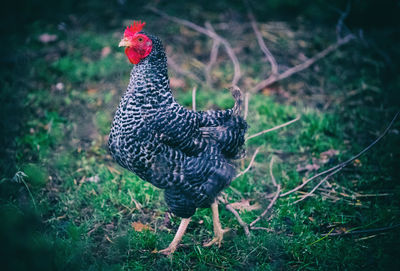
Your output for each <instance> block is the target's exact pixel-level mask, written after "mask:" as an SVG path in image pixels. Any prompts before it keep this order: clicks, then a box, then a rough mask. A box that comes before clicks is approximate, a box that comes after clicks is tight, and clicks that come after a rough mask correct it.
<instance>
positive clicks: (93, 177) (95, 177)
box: [86, 175, 100, 183]
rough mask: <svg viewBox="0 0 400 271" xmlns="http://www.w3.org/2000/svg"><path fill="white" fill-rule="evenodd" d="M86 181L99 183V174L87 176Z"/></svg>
mask: <svg viewBox="0 0 400 271" xmlns="http://www.w3.org/2000/svg"><path fill="white" fill-rule="evenodd" d="M86 181H88V182H91V183H98V182H99V181H100V178H99V175H95V176H92V177H89V178H86Z"/></svg>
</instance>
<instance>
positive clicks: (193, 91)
mask: <svg viewBox="0 0 400 271" xmlns="http://www.w3.org/2000/svg"><path fill="white" fill-rule="evenodd" d="M196 92H197V87H193V90H192V110H193V111H196Z"/></svg>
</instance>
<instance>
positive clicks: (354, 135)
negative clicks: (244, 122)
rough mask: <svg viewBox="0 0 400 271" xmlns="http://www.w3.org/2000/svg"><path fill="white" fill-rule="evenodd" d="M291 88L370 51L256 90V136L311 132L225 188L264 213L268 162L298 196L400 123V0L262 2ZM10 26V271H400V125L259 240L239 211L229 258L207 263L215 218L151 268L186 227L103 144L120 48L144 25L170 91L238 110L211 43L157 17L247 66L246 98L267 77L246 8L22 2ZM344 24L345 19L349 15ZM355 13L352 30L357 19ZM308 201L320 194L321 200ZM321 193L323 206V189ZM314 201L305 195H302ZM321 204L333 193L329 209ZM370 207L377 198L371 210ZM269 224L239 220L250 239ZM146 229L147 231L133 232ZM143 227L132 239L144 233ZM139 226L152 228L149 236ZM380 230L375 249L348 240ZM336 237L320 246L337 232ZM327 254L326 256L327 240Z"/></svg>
mask: <svg viewBox="0 0 400 271" xmlns="http://www.w3.org/2000/svg"><path fill="white" fill-rule="evenodd" d="M249 3H250V7H251V9H252V10H253V12H254V16H255V18H256V21H257V24H258V27H259V29H260V32H261V34H262V37H263V39H264V42H265V43H266V45H267V46H268V48H269V50H270V51H271V53H272V54H273V55H274V56H275V58H276V60H277V62H278V65H279V72H283V71H285V70H287V69H289V68H290V67H293V66H295V65H298V64H301V63H304V62H305V61H307V60H308V59H310V58H312V57H313V56H315V55H316V54H318V53H319V52H321V51H322V50H324V49H325V48H327V47H329V46H330V45H332V44H335V43H336V42H337V35H338V33H337V27H338V21H340V18H341V16H342V17H343V19H344V20H343V26H342V27H341V28H340V29H341V32H342V33H340V34H342V35H346V34H350V33H352V34H353V35H354V36H355V37H356V38H355V39H354V40H352V41H351V42H349V43H347V44H345V45H343V46H341V47H340V48H338V49H336V50H333V51H332V52H331V53H330V54H328V55H327V56H325V57H323V58H322V59H320V60H318V61H317V62H316V63H315V64H314V65H312V66H310V67H308V68H307V69H304V70H303V71H301V72H299V73H296V74H294V75H293V76H291V77H289V78H287V79H285V80H281V81H278V82H277V83H274V84H272V85H269V86H266V87H263V88H261V89H258V90H257V91H255V92H253V93H252V94H251V95H250V100H249V116H248V122H249V126H250V128H249V134H254V133H256V132H258V131H261V130H264V129H267V128H271V127H274V126H276V125H279V124H281V123H284V122H286V121H289V120H291V119H294V118H295V117H296V116H301V118H300V120H299V121H298V122H296V123H295V124H293V125H292V126H288V127H285V128H284V129H281V130H279V131H278V132H274V133H271V134H269V133H268V134H265V135H263V136H261V137H257V138H255V139H254V140H251V141H249V142H248V143H247V150H248V154H249V155H248V156H249V157H248V158H246V159H245V161H243V163H242V169H244V166H245V165H247V164H248V163H249V160H250V156H251V154H252V153H253V152H254V150H255V149H256V148H257V147H261V149H260V154H259V155H258V156H257V159H256V160H255V161H256V162H255V164H254V166H253V169H252V170H251V171H250V172H249V173H248V174H246V175H244V176H241V177H240V178H238V179H237V180H236V181H235V182H234V183H233V184H232V187H234V189H235V190H236V191H239V194H238V193H236V192H235V191H233V190H231V189H227V191H226V193H227V194H226V195H227V197H228V199H229V201H230V202H243V200H248V201H249V202H250V203H251V204H254V205H255V204H259V205H260V206H261V207H260V208H265V207H266V205H268V202H269V201H270V198H268V197H267V196H266V195H268V194H271V193H273V192H274V187H273V186H272V184H271V179H270V176H269V173H268V172H269V167H268V165H269V161H270V159H271V157H272V156H274V157H276V158H277V161H278V162H276V163H277V165H276V169H275V170H274V172H275V177H276V179H277V180H279V182H280V183H281V184H282V187H283V188H284V191H285V190H289V189H291V188H293V187H296V186H297V185H298V184H299V183H301V181H302V180H305V179H307V178H308V177H310V176H312V175H313V174H316V173H318V172H319V171H321V170H324V169H327V168H330V167H332V166H334V165H335V164H337V163H339V162H342V161H345V160H346V159H348V158H350V157H351V156H353V155H355V154H356V153H358V152H359V151H361V150H362V149H363V148H364V147H366V146H367V145H368V144H369V143H371V142H372V141H373V140H374V139H376V138H377V137H378V136H379V134H380V133H382V131H383V130H384V129H385V127H386V126H387V125H388V124H389V122H390V120H391V119H392V118H393V116H394V114H395V113H396V111H398V109H399V104H400V103H399V97H400V95H399V87H400V79H399V76H398V74H399V68H400V67H399V64H400V62H399V60H400V46H399V44H400V35H399V34H400V33H399V32H400V2H399V1H395V0H393V1H389V0H382V1H372V0H371V1H361V0H354V1H345V0H343V1H342V0H340V1H334V2H332V1H322V0H318V1H305V0H279V1H278V0H273V1H255V0H254V1H249ZM2 5H3V7H2V8H1V11H0V20H1V23H0V29H1V43H0V62H1V66H0V82H1V96H0V131H1V132H0V144H1V148H0V257H2V266H5V268H6V269H5V270H26V269H30V270H58V269H60V270H65V269H69V270H71V269H73V270H75V269H83V270H109V269H113V270H123V269H125V270H130V269H137V270H150V269H155V268H157V269H161V270H164V269H185V270H186V269H199V270H202V269H205V268H207V269H209V268H211V269H246V270H248V268H250V269H254V270H331V269H340V270H358V269H363V270H395V269H392V268H393V266H400V262H399V259H400V258H399V256H400V255H399V251H398V249H397V248H398V247H399V245H400V244H399V240H400V238H399V237H400V236H399V230H398V228H395V227H393V228H391V229H390V230H381V229H382V228H385V227H389V228H390V227H392V226H393V225H397V224H398V223H400V222H399V221H400V218H399V214H400V204H399V203H400V202H399V196H400V184H399V177H400V175H399V170H398V169H397V168H398V161H399V158H400V155H399V154H400V150H399V146H400V140H399V122H398V121H397V122H395V123H394V125H393V128H392V129H391V130H390V132H389V133H388V135H387V136H386V137H385V138H384V139H383V140H382V142H379V143H378V144H377V145H376V146H374V148H373V149H371V150H370V151H369V152H368V153H367V154H366V155H365V156H362V157H361V158H359V159H357V160H355V161H354V163H352V164H351V165H350V166H349V167H348V168H346V169H345V170H343V171H342V172H341V173H340V174H338V176H337V177H335V178H334V179H333V180H331V181H330V183H329V185H330V186H329V185H327V186H323V187H322V189H325V190H326V191H323V190H318V191H317V192H318V193H316V196H314V197H312V198H311V199H310V200H307V201H304V203H301V204H298V205H293V204H292V203H293V202H294V201H295V200H296V199H297V198H296V197H297V196H299V195H293V197H290V198H283V199H280V200H278V202H277V204H276V206H275V207H274V211H273V212H272V213H271V218H270V219H269V220H268V221H263V222H262V223H261V225H260V226H263V227H266V228H269V229H270V231H255V232H254V233H253V235H252V237H251V238H250V239H247V238H246V237H245V235H244V233H243V230H242V228H241V227H240V225H238V223H237V221H236V220H235V218H234V217H233V215H232V214H231V213H229V212H228V211H225V210H223V211H222V215H223V216H222V222H223V224H225V225H226V226H229V227H230V228H232V229H233V230H232V234H231V236H230V238H228V241H226V242H225V243H224V244H223V246H222V247H221V249H217V248H212V249H204V248H202V246H201V243H202V242H201V241H202V240H203V241H204V240H205V239H207V236H211V235H210V234H211V231H212V223H211V220H210V213H209V210H199V211H198V212H197V214H196V216H195V217H194V223H193V225H192V226H190V228H189V232H188V236H187V237H185V238H186V239H184V243H185V244H186V245H185V246H184V247H183V248H182V249H180V250H178V251H177V253H176V254H175V255H174V258H173V259H172V260H169V259H167V258H164V257H161V256H159V255H157V254H154V253H152V251H154V249H156V248H161V247H163V246H165V245H166V244H168V242H169V241H170V240H171V238H172V235H173V233H174V232H175V230H176V228H177V225H178V224H179V219H177V218H174V217H170V216H168V215H165V212H166V211H167V208H166V206H165V204H164V202H163V199H162V193H161V192H160V191H159V190H158V189H156V188H154V187H152V186H151V185H148V184H144V183H143V182H142V181H140V180H139V179H138V178H137V177H136V176H134V175H133V174H131V173H129V172H126V171H125V170H123V169H122V168H120V167H118V166H117V165H116V164H115V163H114V162H113V161H112V159H111V157H110V156H109V154H108V151H107V147H106V142H107V137H108V133H109V128H110V125H111V120H112V117H113V114H114V112H115V110H116V107H117V105H118V102H119V99H120V97H121V96H122V94H123V93H124V90H125V89H126V86H127V84H128V81H129V72H130V69H131V64H130V63H129V62H128V61H127V59H126V57H125V55H124V53H123V50H122V49H121V48H118V47H117V46H118V42H119V40H120V39H121V37H122V35H123V31H124V29H125V27H126V26H127V25H129V24H131V23H132V21H133V20H143V21H145V22H146V23H147V24H146V26H145V31H146V32H149V33H152V34H155V35H157V36H158V37H160V38H161V40H162V41H163V43H164V46H165V48H166V52H167V55H168V57H169V61H170V62H169V72H170V79H171V87H172V88H173V90H174V95H175V97H176V98H177V100H178V101H179V102H180V103H181V104H182V105H184V106H187V107H188V108H191V106H192V94H191V91H192V89H193V87H196V88H197V108H198V110H206V109H225V108H229V107H231V106H232V105H233V100H232V98H231V96H230V93H229V91H227V90H226V88H227V87H229V86H230V84H231V81H232V76H233V73H234V69H233V66H232V63H231V62H230V59H229V57H228V55H227V53H226V51H225V50H224V48H223V46H220V48H219V51H218V55H217V58H216V61H215V64H214V65H213V67H212V69H211V70H210V72H209V73H208V74H207V73H205V72H204V70H205V68H206V66H207V63H209V61H210V52H211V50H212V47H213V40H212V39H210V38H209V37H207V36H205V35H203V34H201V33H198V32H196V31H194V30H192V29H190V28H187V27H184V26H182V25H180V24H177V23H174V22H171V21H169V20H167V19H165V18H164V17H162V16H159V15H158V14H156V13H154V12H152V11H151V10H150V9H149V7H153V8H154V7H155V8H157V9H158V10H161V11H163V12H165V13H167V14H169V15H171V16H176V17H178V18H181V19H185V20H188V21H191V22H193V23H195V24H197V25H199V26H202V27H204V25H205V23H206V22H208V23H211V25H212V26H213V28H214V29H215V31H216V32H217V33H218V34H219V35H220V36H222V37H224V38H225V39H226V40H227V41H228V42H229V43H230V45H231V46H232V48H233V51H234V53H235V54H236V56H237V57H238V59H239V62H240V68H241V70H242V77H241V79H240V81H239V83H238V85H239V86H240V87H241V89H242V90H244V91H247V90H250V89H252V88H253V87H254V86H255V85H256V84H257V83H258V82H260V81H262V80H264V79H266V78H267V77H268V76H269V75H270V73H271V67H270V65H269V63H268V61H267V60H266V59H265V56H264V54H263V52H262V51H261V50H260V48H259V46H258V44H257V40H256V37H255V34H254V32H253V30H252V27H251V24H250V20H249V18H248V15H247V11H246V5H245V2H243V1H198V2H188V1H161V0H157V1H127V0H113V1H63V0H59V1H48V0H43V1H8V2H5V3H3V4H2ZM346 11H347V12H346ZM344 13H346V16H343V14H344ZM311 187H312V186H310V189H311ZM310 189H309V190H310ZM306 192H307V191H306ZM324 193H325V194H324ZM359 195H363V196H359ZM261 211H262V210H258V211H257V209H255V210H254V211H250V210H249V209H246V208H245V209H244V210H242V211H241V212H240V214H241V215H242V216H243V219H244V220H245V221H246V222H247V223H249V222H251V221H253V220H254V218H256V217H257V215H258V214H259V213H260V212H261ZM133 222H135V223H139V224H132V223H133ZM135 225H136V227H135ZM137 225H140V226H139V227H138V226H137ZM359 229H362V230H365V229H378V231H377V232H376V233H374V234H366V235H363V234H361V235H358V234H357V235H351V234H350V236H347V235H346V236H345V237H344V236H343V237H341V236H340V234H341V233H343V232H347V231H353V230H359ZM327 232H330V233H335V234H337V235H338V237H333V236H332V237H328V238H325V239H323V240H320V239H321V238H322V237H323V235H322V234H324V233H327ZM316 241H317V242H316Z"/></svg>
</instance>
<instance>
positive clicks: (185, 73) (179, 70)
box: [168, 57, 203, 84]
mask: <svg viewBox="0 0 400 271" xmlns="http://www.w3.org/2000/svg"><path fill="white" fill-rule="evenodd" d="M168 66H170V67H171V68H172V69H173V70H175V71H176V72H177V73H179V74H181V75H183V76H186V77H189V78H190V79H192V80H194V81H196V82H197V83H199V84H203V81H202V80H200V78H199V77H198V76H197V75H195V74H194V73H192V72H190V71H187V70H185V69H182V68H181V67H180V66H179V65H178V63H176V62H175V61H174V59H173V58H172V57H168Z"/></svg>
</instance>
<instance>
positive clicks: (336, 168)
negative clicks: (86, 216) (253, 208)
mask: <svg viewBox="0 0 400 271" xmlns="http://www.w3.org/2000/svg"><path fill="white" fill-rule="evenodd" d="M399 113H400V111H398V112H397V113H396V114H395V116H394V117H393V119H392V121H391V122H390V123H389V125H388V126H387V127H386V129H385V130H384V131H383V133H382V134H381V135H380V136H379V137H378V138H377V139H375V140H374V141H373V142H372V143H371V144H369V145H368V146H367V147H366V148H365V149H363V150H362V151H360V152H359V153H358V154H356V155H354V156H353V157H351V158H350V159H348V160H346V161H344V162H342V163H340V164H338V165H336V166H334V167H331V168H330V169H327V170H325V171H323V172H321V173H318V174H317V175H314V176H313V177H311V178H309V179H307V180H306V181H305V182H303V183H302V184H301V185H299V186H297V187H295V188H293V189H292V190H290V191H288V192H285V193H282V194H281V195H280V197H285V196H287V195H289V194H291V193H293V192H296V191H298V190H300V189H301V188H303V187H304V186H305V185H306V184H308V183H309V182H311V181H312V180H314V179H315V178H317V177H319V176H322V175H324V174H327V173H330V172H332V171H334V172H335V173H333V174H336V173H337V172H339V171H340V170H342V169H343V168H344V167H346V166H347V165H348V164H350V163H351V162H352V161H354V160H356V159H357V158H358V157H360V156H361V155H363V154H364V153H365V152H367V151H368V150H369V149H371V148H372V147H373V146H374V145H375V144H376V143H378V142H379V141H380V140H381V139H382V138H383V137H384V136H385V135H386V134H387V133H388V131H389V130H390V128H391V127H392V125H393V123H394V121H395V120H396V119H397V117H398V115H399ZM338 169H339V170H338ZM333 174H330V176H332V175H333Z"/></svg>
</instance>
